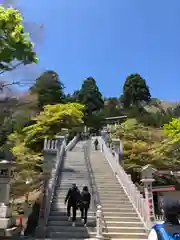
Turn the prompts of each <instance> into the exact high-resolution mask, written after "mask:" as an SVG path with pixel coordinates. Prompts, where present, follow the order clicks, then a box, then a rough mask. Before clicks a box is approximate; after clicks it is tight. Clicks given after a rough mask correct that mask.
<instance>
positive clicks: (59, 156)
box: [44, 140, 66, 225]
mask: <svg viewBox="0 0 180 240" xmlns="http://www.w3.org/2000/svg"><path fill="white" fill-rule="evenodd" d="M65 147H66V142H65V140H64V141H63V143H62V145H61V148H60V151H58V152H57V161H56V163H55V166H54V168H53V169H52V171H51V177H50V179H49V183H48V189H47V195H46V196H47V201H46V208H45V209H44V211H45V212H44V220H45V225H46V224H47V221H48V217H49V212H50V208H51V203H52V199H53V196H54V190H55V186H56V182H57V179H58V176H59V171H60V167H61V163H62V161H63V157H64V153H65Z"/></svg>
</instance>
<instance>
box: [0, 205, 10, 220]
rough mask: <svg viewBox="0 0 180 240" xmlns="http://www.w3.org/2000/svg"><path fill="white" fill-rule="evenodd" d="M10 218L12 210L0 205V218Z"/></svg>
mask: <svg viewBox="0 0 180 240" xmlns="http://www.w3.org/2000/svg"><path fill="white" fill-rule="evenodd" d="M11 216H12V209H11V208H9V207H8V206H6V205H0V218H10V217H11Z"/></svg>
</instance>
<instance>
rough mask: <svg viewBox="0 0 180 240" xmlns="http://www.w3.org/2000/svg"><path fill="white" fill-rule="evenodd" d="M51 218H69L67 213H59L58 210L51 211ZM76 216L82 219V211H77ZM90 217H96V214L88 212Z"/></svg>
mask: <svg viewBox="0 0 180 240" xmlns="http://www.w3.org/2000/svg"><path fill="white" fill-rule="evenodd" d="M50 216H60V217H61V216H65V217H67V213H66V212H65V211H64V212H60V211H59V212H58V211H57V210H55V211H53V210H51V211H50ZM76 216H77V217H80V216H81V213H80V211H79V210H78V211H77V213H76ZM88 216H95V213H93V212H88Z"/></svg>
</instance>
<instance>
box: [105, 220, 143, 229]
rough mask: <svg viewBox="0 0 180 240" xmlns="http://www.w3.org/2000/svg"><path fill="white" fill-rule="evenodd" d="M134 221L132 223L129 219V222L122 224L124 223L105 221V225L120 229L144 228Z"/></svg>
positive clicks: (141, 224)
mask: <svg viewBox="0 0 180 240" xmlns="http://www.w3.org/2000/svg"><path fill="white" fill-rule="evenodd" d="M135 220H136V221H134V222H132V221H131V219H129V222H124V221H113V220H111V221H106V225H107V226H108V227H114V226H117V227H118V226H120V227H126V226H128V227H141V228H144V225H143V223H141V222H140V221H137V219H135Z"/></svg>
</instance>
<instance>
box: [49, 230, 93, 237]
mask: <svg viewBox="0 0 180 240" xmlns="http://www.w3.org/2000/svg"><path fill="white" fill-rule="evenodd" d="M75 228H77V227H74V228H73V229H72V230H71V231H68V230H66V228H64V229H65V231H64V232H48V233H47V237H51V238H59V239H61V238H68V239H70V238H74V239H77V238H78V239H84V238H91V237H95V236H96V233H95V232H92V233H90V232H88V231H87V229H84V231H80V232H79V231H76V232H75Z"/></svg>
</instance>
